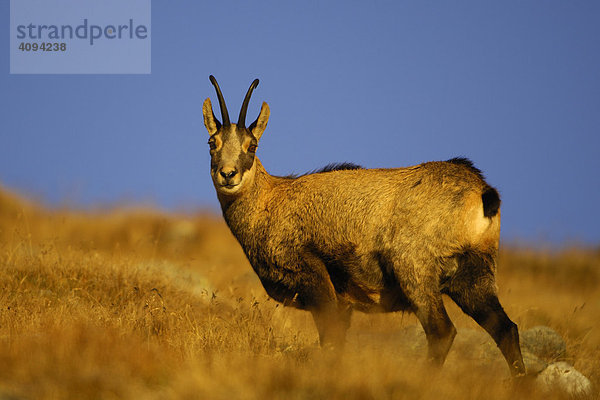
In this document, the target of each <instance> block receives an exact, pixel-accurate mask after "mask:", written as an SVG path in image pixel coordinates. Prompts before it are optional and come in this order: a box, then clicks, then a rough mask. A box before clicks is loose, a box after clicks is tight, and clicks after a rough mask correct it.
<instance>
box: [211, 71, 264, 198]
mask: <svg viewBox="0 0 600 400" xmlns="http://www.w3.org/2000/svg"><path fill="white" fill-rule="evenodd" d="M210 82H211V83H212V84H213V86H214V87H215V90H216V91H217V98H218V99H219V106H220V107H221V118H222V119H223V123H221V122H219V120H218V119H217V118H216V117H215V114H214V113H213V109H212V104H211V102H210V98H207V99H206V100H204V104H203V105H202V113H203V115H204V125H205V126H206V129H207V130H208V133H209V135H210V139H209V140H208V145H209V146H210V174H211V176H212V179H213V183H214V185H215V188H216V189H217V192H218V193H220V194H223V195H233V194H236V193H238V192H239V191H240V190H241V189H242V188H243V187H244V186H245V185H244V184H245V183H246V182H248V181H251V180H252V179H251V178H252V175H253V174H254V159H255V153H256V148H257V146H258V141H259V140H260V137H261V136H262V134H263V132H264V131H265V128H266V127H267V122H268V121H269V114H270V111H269V106H268V105H267V103H264V102H263V104H262V107H261V109H260V114H259V115H258V118H257V119H256V121H254V122H253V123H252V124H250V126H249V127H248V128H246V110H247V109H248V103H249V102H250V96H251V95H252V91H253V90H254V88H255V87H256V86H257V85H258V79H255V80H254V82H252V84H251V85H250V88H249V89H248V92H247V93H246V97H245V98H244V103H243V104H242V109H241V110H240V116H239V118H238V122H237V124H232V123H231V122H230V121H229V113H228V112H227V106H226V105H225V100H224V99H223V94H222V93H221V89H220V88H219V84H218V83H217V80H216V79H215V77H214V76H212V75H211V76H210Z"/></svg>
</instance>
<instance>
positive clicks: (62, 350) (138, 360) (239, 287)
mask: <svg viewBox="0 0 600 400" xmlns="http://www.w3.org/2000/svg"><path fill="white" fill-rule="evenodd" d="M0 265H1V268H0V288H1V291H0V398H16V399H19V398H61V399H62V398H86V399H94V398H98V399H100V398H102V399H113V398H128V399H133V398H135V399H139V398H144V399H153V398H157V399H163V398H165V399H170V398H176V399H187V398H189V399H195V398H216V399H221V398H223V399H229V398H238V399H255V398H286V399H288V398H291V399H303V398H307V399H312V398H326V399H329V398H340V399H342V398H344V399H370V398H421V399H440V398H445V399H479V398H487V399H513V398H515V397H522V398H523V397H528V398H547V396H545V395H542V394H539V393H536V392H534V391H531V388H529V387H527V386H523V387H515V386H514V385H512V384H511V382H510V380H507V379H506V378H507V367H506V365H504V364H503V363H499V364H493V365H482V364H480V363H478V362H477V361H476V360H475V359H474V358H473V357H472V356H471V353H470V351H469V349H464V348H461V347H460V346H455V348H453V349H452V350H451V353H450V355H449V359H448V362H447V363H446V365H445V368H444V369H443V370H442V371H440V372H439V373H435V372H433V371H430V370H428V369H427V368H426V367H425V366H424V365H423V359H424V352H423V351H420V350H419V351H406V346H404V347H403V346H402V344H401V343H399V339H398V337H399V335H398V334H397V333H398V332H399V331H400V330H401V329H407V327H411V326H416V325H417V321H416V319H415V318H414V317H413V316H411V315H408V314H401V313H398V314H385V315H363V314H356V315H355V316H354V317H353V323H352V328H351V330H350V332H349V335H348V346H347V349H346V351H345V353H344V354H343V355H342V356H340V357H336V356H335V355H332V354H329V353H322V352H321V351H320V350H319V349H318V347H317V340H318V339H317V333H316V330H315V328H314V326H313V322H312V320H311V318H310V316H309V315H308V313H305V312H302V311H297V310H294V309H288V308H284V307H282V306H280V305H278V304H277V303H275V302H274V301H272V300H269V299H268V298H267V296H266V294H265V292H264V290H263V289H262V287H261V286H260V282H259V281H258V279H257V278H256V277H255V275H254V273H253V272H252V270H251V268H250V265H249V264H248V262H247V261H246V259H245V258H244V255H243V253H242V251H241V249H240V248H239V246H238V245H237V242H236V241H235V239H234V238H233V237H232V236H231V234H230V233H229V231H228V229H227V227H226V226H225V225H224V223H223V222H222V221H221V219H220V217H218V216H212V215H177V214H161V213H158V212H156V211H153V210H139V209H125V210H114V211H110V212H98V213H94V212H86V213H83V212H75V211H70V210H53V211H48V210H45V209H43V208H42V207H39V206H36V205H35V204H31V203H27V202H25V201H23V200H22V199H19V198H17V197H15V196H13V195H11V194H9V193H7V192H6V191H0ZM498 278H499V287H500V299H501V301H502V302H503V304H504V306H505V308H506V310H507V312H508V314H509V315H510V316H511V317H512V318H513V320H515V322H517V323H518V324H519V327H520V328H521V329H526V328H529V327H533V326H536V325H540V324H544V325H548V326H551V327H552V328H554V329H555V330H556V331H558V332H559V333H560V334H561V335H562V336H563V337H564V338H565V339H566V341H567V346H568V360H569V361H570V362H571V363H573V364H574V365H575V367H576V368H577V369H579V370H580V371H581V372H582V373H584V374H585V375H587V376H588V377H589V378H590V379H591V380H592V382H593V384H594V385H595V386H596V387H599V384H600V326H599V317H600V251H599V250H598V249H596V250H591V249H566V250H561V251H555V252H551V251H540V250H533V249H526V248H510V249H507V248H504V249H503V250H502V253H501V257H500V260H499V276H498ZM447 306H448V310H449V313H450V315H451V318H452V320H453V321H454V323H455V325H456V326H457V328H458V330H459V331H461V330H468V329H480V328H478V327H477V326H476V325H475V323H474V322H472V321H471V320H470V319H468V318H467V317H465V316H464V315H463V314H462V313H461V311H460V310H458V308H457V307H456V306H455V305H454V304H452V303H451V302H447Z"/></svg>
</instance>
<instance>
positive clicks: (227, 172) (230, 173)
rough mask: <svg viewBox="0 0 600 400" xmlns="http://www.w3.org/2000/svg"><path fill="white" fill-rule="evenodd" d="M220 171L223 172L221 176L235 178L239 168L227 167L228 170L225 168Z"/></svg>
mask: <svg viewBox="0 0 600 400" xmlns="http://www.w3.org/2000/svg"><path fill="white" fill-rule="evenodd" d="M219 173H220V174H221V176H222V177H223V178H225V179H230V178H233V177H234V176H235V175H236V174H237V169H235V168H234V169H231V170H230V169H227V170H223V169H221V170H220V171H219Z"/></svg>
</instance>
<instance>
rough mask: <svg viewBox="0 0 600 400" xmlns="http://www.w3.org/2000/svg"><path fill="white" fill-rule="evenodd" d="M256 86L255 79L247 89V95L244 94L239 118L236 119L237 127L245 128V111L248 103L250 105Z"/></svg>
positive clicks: (256, 80)
mask: <svg viewBox="0 0 600 400" xmlns="http://www.w3.org/2000/svg"><path fill="white" fill-rule="evenodd" d="M257 86H258V79H255V80H254V82H252V84H251V85H250V88H248V93H246V97H244V102H243V103H242V109H241V110H240V117H239V118H238V123H237V126H238V127H242V128H245V127H246V111H247V110H248V103H250V96H252V91H253V90H254V88H256V87H257Z"/></svg>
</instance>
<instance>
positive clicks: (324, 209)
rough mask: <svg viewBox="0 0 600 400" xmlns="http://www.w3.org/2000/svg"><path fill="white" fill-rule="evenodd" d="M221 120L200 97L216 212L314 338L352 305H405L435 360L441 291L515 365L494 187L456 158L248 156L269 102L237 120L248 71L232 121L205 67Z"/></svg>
mask: <svg viewBox="0 0 600 400" xmlns="http://www.w3.org/2000/svg"><path fill="white" fill-rule="evenodd" d="M210 81H211V83H212V84H213V86H214V88H215V90H216V93H217V97H218V100H219V106H220V108H221V116H222V120H223V122H222V123H221V122H219V120H217V118H216V117H215V115H214V112H213V109H212V105H211V102H210V98H207V99H206V100H205V101H204V104H203V106H202V111H203V116H204V124H205V126H206V129H207V130H208V133H209V134H210V139H209V140H208V144H209V146H210V157H211V167H210V171H211V176H212V180H213V183H214V186H215V189H216V192H217V197H218V199H219V202H220V204H221V208H222V212H223V217H224V218H225V221H226V222H227V225H228V226H229V228H230V229H231V232H232V233H233V235H234V236H235V237H236V238H237V240H238V242H239V243H240V245H241V246H242V248H243V250H244V253H245V254H246V257H247V258H248V260H249V262H250V264H251V265H252V268H253V269H254V271H255V272H256V274H257V275H258V277H259V278H260V281H261V283H262V285H263V286H264V288H265V290H266V292H267V293H268V294H269V296H271V297H272V298H274V299H275V300H277V301H279V302H282V303H284V304H285V305H289V306H294V307H297V308H300V309H304V310H308V311H310V312H311V313H312V316H313V318H314V321H315V324H316V327H317V330H318V333H319V340H320V343H321V345H322V346H332V347H341V346H343V343H344V340H345V335H346V330H347V329H348V327H349V326H350V317H351V313H352V311H353V310H358V311H362V312H393V311H400V310H402V311H410V312H414V313H415V314H416V316H417V318H418V320H419V322H420V323H421V325H422V326H423V329H424V331H425V335H426V338H427V343H428V359H429V360H431V361H432V362H433V363H434V364H436V365H442V364H443V362H444V360H445V359H446V356H447V354H448V351H449V349H450V346H451V345H452V342H453V340H454V336H455V335H456V328H455V327H454V325H453V324H452V321H450V318H449V317H448V314H447V313H446V310H445V308H444V303H443V301H442V294H447V295H448V296H450V298H452V300H453V301H454V302H455V303H456V304H458V306H459V307H460V308H461V309H462V310H463V311H464V312H465V313H466V314H468V315H469V316H471V317H472V318H473V319H474V320H475V321H477V323H478V324H479V325H481V326H482V327H483V328H484V329H485V330H486V331H487V332H488V333H489V334H490V335H491V336H492V338H493V339H494V340H495V342H496V344H497V345H498V347H499V348H500V350H501V352H502V354H503V355H504V357H505V359H506V361H507V363H508V365H509V368H510V371H511V373H512V374H513V375H516V376H521V375H524V374H525V366H524V364H523V358H522V356H521V350H520V347H519V334H518V330H517V326H516V324H515V323H513V322H512V321H511V320H510V319H509V317H508V316H507V315H506V313H505V312H504V310H503V308H502V306H501V305H500V302H499V300H498V296H497V289H496V280H495V273H496V261H495V260H496V256H497V252H498V242H499V236H500V197H499V195H498V192H497V191H496V189H494V188H493V187H491V186H490V185H488V184H487V183H486V182H485V180H484V178H483V176H482V174H481V172H480V171H479V170H478V169H477V168H475V167H474V166H473V164H472V163H471V161H469V160H468V159H466V158H454V159H451V160H448V161H438V162H426V163H423V164H419V165H416V166H412V167H408V168H393V169H364V168H361V167H359V166H357V165H354V164H338V165H330V166H328V167H326V168H325V169H324V170H321V171H315V172H313V173H309V174H306V175H301V176H298V177H294V176H289V177H278V176H273V175H270V174H269V173H267V171H266V170H265V168H264V167H263V165H262V163H261V162H260V160H259V159H258V157H256V150H257V146H258V142H259V140H260V138H261V136H262V134H263V132H264V131H265V128H266V127H267V122H268V120H269V115H270V109H269V106H268V105H267V103H264V102H263V103H262V107H261V109H260V113H259V116H258V118H257V119H256V121H254V122H253V123H252V124H250V126H249V127H248V128H246V123H245V120H246V110H247V108H248V103H249V101H250V96H251V95H252V91H253V90H254V88H256V86H257V85H258V79H256V80H254V82H252V84H251V85H250V88H249V89H248V92H247V93H246V97H245V98H244V101H243V104H242V108H241V111H240V114H239V118H238V122H237V124H233V123H231V122H230V120H229V114H228V111H227V107H226V105H225V100H224V99H223V95H222V93H221V89H220V88H219V85H218V83H217V81H216V79H215V78H214V77H213V76H212V75H211V76H210Z"/></svg>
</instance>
